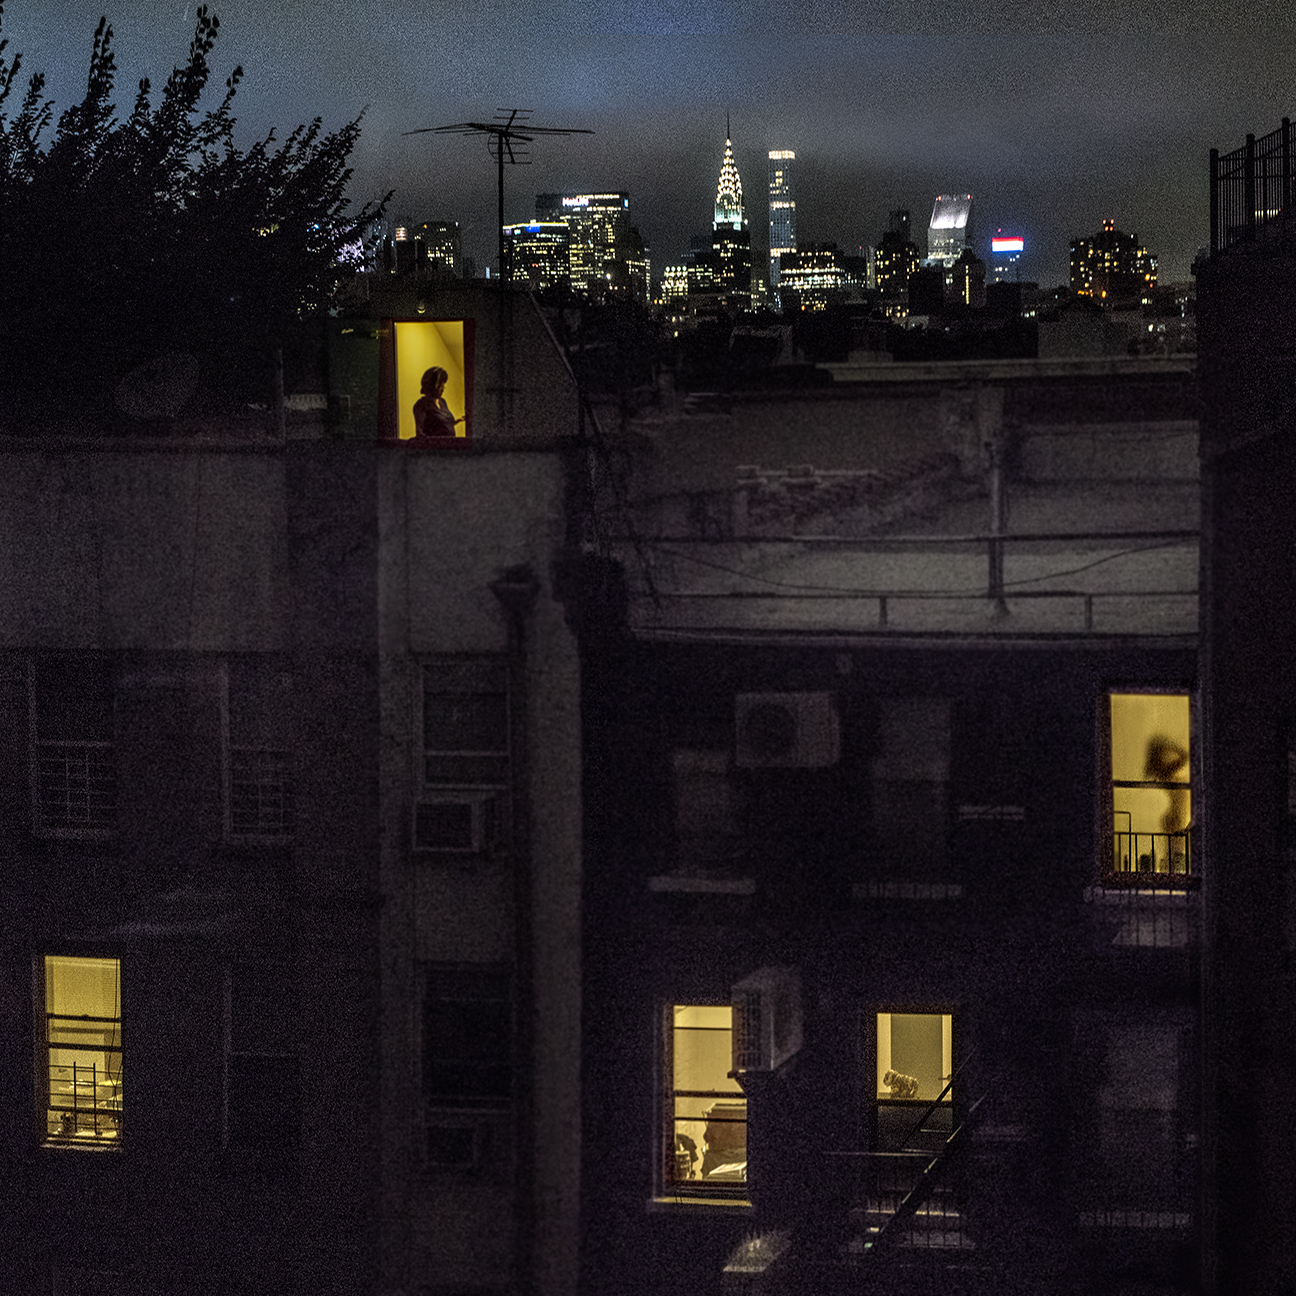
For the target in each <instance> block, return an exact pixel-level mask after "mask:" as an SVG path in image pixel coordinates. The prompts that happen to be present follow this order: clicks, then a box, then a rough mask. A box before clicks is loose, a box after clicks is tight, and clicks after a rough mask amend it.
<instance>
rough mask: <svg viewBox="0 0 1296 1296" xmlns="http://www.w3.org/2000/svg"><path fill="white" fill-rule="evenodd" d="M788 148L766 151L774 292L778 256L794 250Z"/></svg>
mask: <svg viewBox="0 0 1296 1296" xmlns="http://www.w3.org/2000/svg"><path fill="white" fill-rule="evenodd" d="M795 161H796V154H795V153H794V152H792V150H791V149H770V154H769V255H770V266H769V282H770V287H771V288H772V289H773V290H774V291H775V292H776V293H777V292H778V286H779V258H780V257H781V256H782V255H783V253H784V252H795V251H796V191H795V190H794V189H793V187H792V170H793V166H792V164H793V163H794V162H795Z"/></svg>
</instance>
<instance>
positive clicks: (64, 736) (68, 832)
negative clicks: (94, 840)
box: [28, 657, 117, 837]
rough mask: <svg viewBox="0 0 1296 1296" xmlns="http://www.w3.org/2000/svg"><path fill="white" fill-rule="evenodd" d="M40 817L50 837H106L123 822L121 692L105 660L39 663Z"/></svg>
mask: <svg viewBox="0 0 1296 1296" xmlns="http://www.w3.org/2000/svg"><path fill="white" fill-rule="evenodd" d="M28 685H29V698H30V709H31V770H32V779H31V787H32V822H33V826H34V828H35V830H36V832H37V833H39V834H41V835H42V836H48V837H103V836H107V835H108V834H110V833H112V832H113V831H114V830H115V829H116V826H117V774H116V758H115V755H114V751H113V692H112V677H111V674H110V672H109V669H108V665H107V663H106V662H104V661H103V660H102V659H99V658H90V657H81V658H73V657H68V658H48V659H44V660H41V661H39V662H35V663H33V664H32V667H31V670H30V674H29V679H28Z"/></svg>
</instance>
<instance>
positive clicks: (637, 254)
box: [511, 192, 648, 301]
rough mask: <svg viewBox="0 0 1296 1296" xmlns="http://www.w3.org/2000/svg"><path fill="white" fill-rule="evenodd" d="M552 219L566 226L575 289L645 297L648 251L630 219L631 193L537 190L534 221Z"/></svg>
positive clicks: (547, 221) (597, 293)
mask: <svg viewBox="0 0 1296 1296" xmlns="http://www.w3.org/2000/svg"><path fill="white" fill-rule="evenodd" d="M554 221H561V222H562V223H563V224H565V225H566V226H567V231H568V236H569V250H568V253H567V256H568V265H569V273H570V277H571V286H572V287H573V288H575V289H576V290H577V291H578V292H586V293H594V294H595V295H601V294H603V293H606V292H615V293H618V294H622V295H627V296H630V297H633V298H634V299H635V300H636V301H647V299H648V253H647V249H646V248H645V247H644V243H643V239H642V238H641V237H640V235H639V231H638V230H637V229H635V227H634V226H633V225H631V223H630V195H629V194H628V193H625V192H621V193H587V194H537V195H536V219H535V222H533V224H539V225H542V226H543V225H547V224H549V223H551V222H554ZM511 228H515V229H516V228H520V227H516V226H515V227H511ZM521 277H522V278H525V277H526V276H521Z"/></svg>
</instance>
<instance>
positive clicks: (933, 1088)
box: [877, 1013, 954, 1102]
mask: <svg viewBox="0 0 1296 1296" xmlns="http://www.w3.org/2000/svg"><path fill="white" fill-rule="evenodd" d="M953 1039H954V1029H953V1019H952V1018H951V1017H950V1015H949V1013H878V1015H877V1096H878V1098H880V1099H916V1100H918V1101H920V1102H935V1101H936V1099H937V1098H941V1091H942V1090H944V1088H945V1086H946V1085H947V1084H948V1083H949V1080H950V1076H951V1075H952V1074H953V1070H954V1068H953V1054H954V1048H953ZM953 1093H954V1091H953V1090H952V1089H951V1090H950V1091H949V1092H948V1093H946V1094H945V1095H944V1097H943V1098H941V1101H942V1102H952V1101H953Z"/></svg>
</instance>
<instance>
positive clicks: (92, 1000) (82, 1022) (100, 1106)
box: [37, 954, 122, 1147]
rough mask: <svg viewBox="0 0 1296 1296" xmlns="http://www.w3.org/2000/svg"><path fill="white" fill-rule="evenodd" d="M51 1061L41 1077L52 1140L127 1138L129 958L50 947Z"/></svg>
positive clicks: (47, 1014) (46, 972)
mask: <svg viewBox="0 0 1296 1296" xmlns="http://www.w3.org/2000/svg"><path fill="white" fill-rule="evenodd" d="M40 974H41V975H40V977H39V989H40V1001H41V1002H40V1005H39V1008H38V1016H40V1017H41V1018H42V1019H43V1020H42V1022H41V1030H42V1039H43V1044H42V1049H41V1051H42V1055H43V1065H38V1067H37V1072H38V1080H39V1082H40V1087H41V1089H42V1090H43V1095H42V1102H43V1104H44V1108H45V1117H44V1135H45V1138H46V1140H47V1141H48V1142H50V1143H57V1144H64V1145H69V1146H73V1147H110V1146H117V1145H119V1141H120V1138H121V1132H122V1034H121V1018H122V1013H121V963H120V961H119V960H118V959H115V958H70V957H65V956H63V955H57V954H49V955H46V956H45V958H44V960H43V962H42V965H41V967H40Z"/></svg>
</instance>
